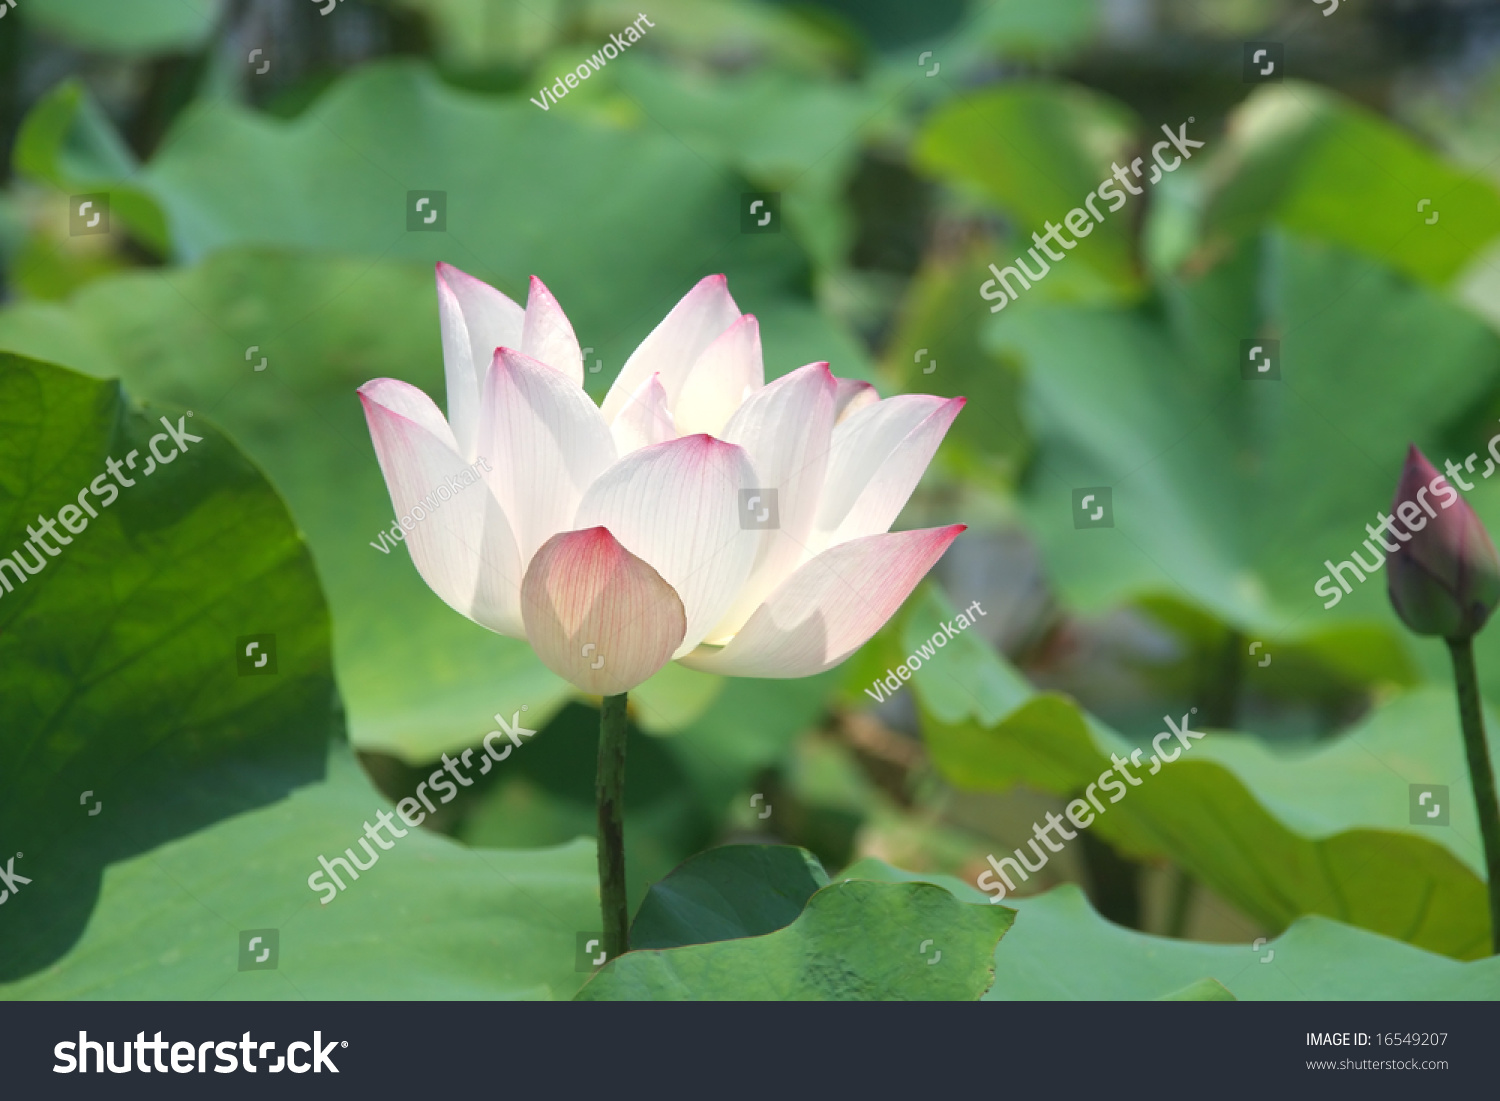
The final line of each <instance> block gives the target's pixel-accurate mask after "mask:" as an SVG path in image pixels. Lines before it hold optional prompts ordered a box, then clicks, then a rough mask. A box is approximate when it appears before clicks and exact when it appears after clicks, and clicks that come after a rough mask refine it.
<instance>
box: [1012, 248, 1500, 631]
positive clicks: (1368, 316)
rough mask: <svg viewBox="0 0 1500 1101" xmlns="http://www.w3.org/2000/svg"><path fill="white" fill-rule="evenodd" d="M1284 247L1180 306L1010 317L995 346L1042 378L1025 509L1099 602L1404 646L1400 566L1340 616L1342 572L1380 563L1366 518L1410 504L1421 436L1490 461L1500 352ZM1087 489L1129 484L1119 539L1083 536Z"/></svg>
mask: <svg viewBox="0 0 1500 1101" xmlns="http://www.w3.org/2000/svg"><path fill="white" fill-rule="evenodd" d="M1264 254H1265V255H1264V257H1262V256H1261V254H1260V253H1258V252H1257V250H1255V249H1253V248H1251V247H1248V246H1247V247H1245V248H1243V249H1241V250H1240V252H1239V253H1238V254H1237V255H1236V256H1234V257H1232V258H1230V259H1228V260H1226V261H1225V262H1223V263H1221V264H1220V265H1219V266H1218V267H1217V268H1215V269H1214V270H1212V271H1211V272H1209V273H1208V274H1206V275H1202V276H1199V277H1184V278H1183V279H1182V281H1180V282H1177V281H1174V282H1171V283H1169V284H1167V285H1166V286H1165V287H1164V301H1163V303H1162V305H1161V306H1160V308H1145V307H1143V308H1140V309H1134V310H1125V309H1113V310H1111V309H1082V308H1074V309H1065V308H1053V307H1045V306H1033V307H1032V308H1029V309H1028V308H1026V307H1027V306H1028V305H1030V304H1028V303H1021V304H1019V307H1018V308H1016V309H1014V310H1007V311H1006V312H1005V313H1004V314H1002V315H1001V316H1000V317H999V318H998V319H996V321H994V322H992V323H991V326H990V329H989V332H988V334H987V335H988V343H989V346H990V347H991V348H992V350H995V351H999V352H1003V353H1007V354H1011V355H1016V356H1019V357H1020V359H1021V360H1022V361H1023V363H1024V365H1025V368H1026V372H1027V384H1026V390H1027V394H1026V403H1027V414H1028V422H1029V424H1030V426H1031V428H1032V430H1033V432H1034V433H1035V434H1036V436H1037V438H1038V450H1037V454H1036V461H1035V463H1034V466H1033V469H1032V471H1031V476H1030V478H1029V480H1028V483H1027V486H1026V490H1025V499H1024V503H1025V506H1026V510H1027V515H1028V517H1029V518H1030V520H1031V521H1032V522H1033V524H1034V526H1035V528H1036V530H1037V533H1038V536H1039V538H1040V540H1041V543H1042V547H1043V550H1044V552H1045V555H1046V559H1047V562H1048V565H1049V568H1050V570H1051V572H1052V573H1053V575H1054V577H1055V580H1056V582H1057V584H1058V586H1059V587H1060V588H1061V590H1062V591H1063V593H1064V594H1065V596H1066V597H1067V598H1068V599H1069V601H1070V602H1072V603H1074V604H1076V605H1079V606H1081V607H1083V608H1086V609H1099V608H1101V607H1105V606H1108V605H1110V604H1113V603H1116V602H1120V601H1124V600H1126V599H1129V598H1131V597H1134V596H1139V595H1141V594H1144V593H1162V594H1167V595H1171V596H1174V597H1176V598H1178V599H1185V600H1188V601H1190V602H1194V603H1197V604H1199V605H1201V606H1202V607H1204V608H1207V609H1209V610H1211V611H1212V612H1214V613H1215V614H1216V615H1218V616H1220V617H1222V618H1223V619H1224V620H1226V621H1228V622H1229V623H1232V624H1234V625H1236V626H1238V627H1239V628H1240V629H1241V630H1243V631H1245V632H1246V633H1248V634H1249V635H1250V637H1252V638H1258V639H1262V640H1265V641H1267V643H1268V644H1269V643H1270V642H1271V641H1273V640H1275V639H1277V638H1279V637H1292V638H1295V637H1299V636H1313V635H1317V634H1320V633H1323V632H1327V631H1330V630H1333V629H1338V628H1343V627H1352V626H1353V625H1355V624H1358V625H1360V626H1369V625H1371V624H1374V625H1376V626H1379V627H1381V628H1384V629H1385V630H1386V631H1387V632H1388V633H1389V634H1390V636H1391V637H1392V638H1393V639H1396V638H1400V637H1402V636H1403V635H1404V631H1403V630H1402V629H1401V628H1400V625H1399V623H1398V622H1397V620H1396V619H1395V616H1394V614H1393V613H1392V612H1391V610H1390V607H1389V605H1388V603H1387V601H1386V599H1385V593H1384V589H1385V579H1384V576H1383V575H1379V576H1376V577H1375V578H1373V579H1371V580H1369V581H1367V582H1366V583H1365V584H1363V585H1352V588H1353V592H1352V594H1350V595H1347V596H1344V595H1341V600H1340V602H1339V603H1338V604H1337V605H1336V606H1335V607H1334V608H1333V609H1331V610H1329V611H1324V609H1323V605H1324V603H1325V596H1326V595H1327V593H1326V590H1327V588H1328V586H1329V585H1331V584H1332V582H1331V581H1328V582H1324V581H1323V580H1322V577H1323V575H1324V573H1325V572H1326V570H1327V566H1326V565H1325V560H1327V561H1332V562H1334V563H1338V562H1340V561H1343V560H1346V559H1348V557H1349V554H1350V551H1351V550H1359V551H1360V553H1362V554H1364V555H1365V556H1366V560H1367V561H1369V560H1370V552H1369V551H1368V550H1367V549H1363V548H1362V547H1361V543H1362V541H1363V540H1365V539H1366V538H1368V535H1367V532H1366V530H1365V525H1366V524H1371V523H1374V522H1375V520H1376V513H1377V511H1382V510H1386V509H1389V508H1390V507H1391V497H1392V494H1393V492H1394V487H1395V484H1396V480H1397V475H1398V474H1399V472H1400V469H1401V463H1402V460H1403V458H1404V453H1405V450H1406V447H1407V445H1408V443H1409V442H1412V441H1415V442H1416V443H1418V444H1419V445H1421V446H1422V447H1423V448H1424V449H1427V450H1428V451H1429V453H1431V454H1433V455H1434V456H1435V457H1440V456H1445V455H1452V456H1454V457H1457V458H1459V459H1460V461H1462V456H1464V455H1465V454H1466V453H1469V452H1475V451H1477V452H1478V454H1479V455H1480V456H1481V457H1482V456H1483V454H1484V446H1483V441H1484V438H1486V437H1487V436H1488V435H1489V433H1488V432H1486V433H1485V436H1484V437H1479V436H1477V433H1475V432H1474V430H1473V429H1472V428H1468V429H1464V430H1463V431H1460V430H1459V429H1458V426H1459V425H1461V424H1462V423H1464V418H1466V417H1467V416H1470V415H1472V413H1473V410H1474V407H1475V405H1476V404H1477V403H1478V401H1479V400H1480V399H1481V398H1482V397H1483V396H1485V395H1486V394H1488V393H1490V392H1492V391H1493V389H1494V387H1495V385H1496V383H1497V381H1500V340H1497V338H1496V337H1495V336H1494V335H1493V334H1492V333H1491V332H1489V331H1488V330H1487V329H1486V328H1485V326H1484V325H1483V324H1481V323H1480V322H1479V321H1477V320H1476V319H1474V318H1473V317H1472V316H1470V315H1468V314H1467V313H1465V312H1464V311H1463V310H1462V309H1460V308H1459V307H1457V306H1455V305H1453V304H1452V303H1450V302H1448V301H1447V300H1445V299H1444V298H1442V297H1441V296H1439V295H1438V294H1437V293H1436V292H1434V291H1430V290H1427V289H1425V288H1421V287H1417V286H1413V285H1412V284H1411V283H1409V282H1408V281H1407V280H1405V279H1403V278H1402V277H1400V276H1398V275H1395V274H1393V273H1390V272H1388V271H1384V270H1380V269H1374V270H1372V269H1371V267H1370V265H1369V263H1368V262H1367V261H1365V260H1362V259H1359V258H1357V257H1353V256H1350V255H1349V254H1348V253H1345V252H1342V251H1340V250H1338V249H1334V248H1332V247H1330V246H1325V245H1319V244H1316V243H1312V242H1307V241H1302V240H1298V239H1292V238H1276V239H1274V240H1272V241H1269V242H1267V244H1266V248H1265V249H1264ZM1262 310H1263V311H1264V313H1263V315H1262V313H1261V311H1262ZM1260 340H1265V341H1267V342H1269V340H1279V341H1280V357H1281V375H1282V377H1281V379H1280V380H1279V381H1276V380H1272V379H1255V380H1249V381H1247V380H1245V379H1243V378H1242V377H1241V371H1240V364H1239V360H1240V359H1241V358H1242V356H1244V355H1246V354H1247V353H1246V350H1245V349H1244V348H1243V347H1242V343H1241V342H1242V341H1249V342H1250V343H1252V344H1253V343H1256V342H1257V341H1260ZM1415 364H1420V365H1421V369H1420V370H1416V369H1414V367H1413V365H1415ZM1475 477H1478V473H1477V472H1476V473H1475ZM1084 487H1109V488H1110V490H1111V491H1112V496H1113V527H1112V528H1084V529H1083V530H1080V528H1079V526H1078V521H1079V517H1076V516H1075V511H1076V510H1075V503H1074V491H1075V490H1080V489H1082V488H1084ZM1350 576H1351V578H1352V574H1351V575H1350ZM1317 585H1322V587H1323V588H1324V589H1325V592H1324V593H1323V594H1319V593H1317V592H1315V586H1317Z"/></svg>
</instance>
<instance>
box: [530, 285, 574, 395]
mask: <svg viewBox="0 0 1500 1101" xmlns="http://www.w3.org/2000/svg"><path fill="white" fill-rule="evenodd" d="M521 352H522V354H523V355H528V356H530V357H531V358H532V359H534V360H537V361H538V362H540V363H545V364H546V365H547V366H548V367H554V368H556V369H557V370H559V371H561V372H562V373H563V374H564V375H566V376H567V377H568V378H570V379H572V380H573V384H574V385H575V386H579V387H582V386H583V352H582V350H581V349H580V348H579V347H578V337H577V336H575V335H574V334H573V325H572V322H570V321H569V320H568V317H567V315H566V314H564V313H563V310H562V307H561V306H559V305H558V304H557V299H556V298H554V297H552V292H551V291H549V290H548V289H547V287H546V285H545V284H543V283H542V281H541V280H540V279H538V278H537V277H536V276H534V275H533V276H532V277H531V290H530V293H529V294H528V295H527V298H526V324H525V327H524V330H523V332H522V336H521Z"/></svg>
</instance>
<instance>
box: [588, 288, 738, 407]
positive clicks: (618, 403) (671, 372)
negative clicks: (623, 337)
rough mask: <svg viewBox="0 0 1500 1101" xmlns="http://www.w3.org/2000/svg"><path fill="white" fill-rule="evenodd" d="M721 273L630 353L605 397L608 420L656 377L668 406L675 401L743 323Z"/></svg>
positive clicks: (685, 298)
mask: <svg viewBox="0 0 1500 1101" xmlns="http://www.w3.org/2000/svg"><path fill="white" fill-rule="evenodd" d="M739 316H740V311H739V307H738V306H736V305H735V304H734V299H733V298H731V297H729V287H728V284H727V282H726V280H725V279H724V277H723V276H722V275H710V276H708V277H707V278H706V279H702V280H700V281H699V282H698V285H697V286H695V287H694V288H693V289H692V290H690V291H688V293H687V294H685V295H683V297H682V300H681V301H680V302H678V303H677V305H675V306H673V307H672V312H671V313H669V314H667V316H666V317H664V318H663V319H662V321H661V324H659V325H657V326H656V328H655V329H653V330H651V333H650V335H649V336H647V337H646V339H645V340H643V341H641V343H640V346H639V347H637V348H636V350H635V351H634V352H632V353H631V354H630V358H629V359H627V360H626V361H625V366H624V367H622V368H620V374H619V377H618V378H616V379H615V381H614V385H613V386H611V387H610V388H609V393H608V394H606V395H605V396H604V405H603V406H602V408H603V410H604V419H605V420H607V421H610V422H611V423H613V421H614V419H615V417H617V416H618V415H619V413H620V410H621V409H622V408H623V407H624V405H625V403H626V402H627V401H629V400H630V396H631V395H632V394H634V393H635V392H636V390H637V389H638V388H639V387H640V385H641V383H643V382H645V381H646V380H647V379H648V378H650V377H651V376H652V375H654V374H659V375H661V384H662V386H663V387H664V388H665V389H666V391H667V399H668V405H669V407H670V405H671V404H672V403H673V402H675V401H676V399H677V395H678V393H679V392H680V391H681V390H682V385H683V383H684V382H685V381H686V380H687V376H688V372H689V371H690V370H691V369H692V366H693V364H694V363H696V362H697V361H698V357H699V356H700V355H702V354H703V352H704V350H705V349H707V348H708V346H709V345H710V344H712V343H713V342H714V341H715V340H716V339H717V338H718V336H719V334H720V333H722V332H723V331H724V330H725V329H727V328H729V326H731V325H733V324H734V323H735V321H736V320H738V319H739Z"/></svg>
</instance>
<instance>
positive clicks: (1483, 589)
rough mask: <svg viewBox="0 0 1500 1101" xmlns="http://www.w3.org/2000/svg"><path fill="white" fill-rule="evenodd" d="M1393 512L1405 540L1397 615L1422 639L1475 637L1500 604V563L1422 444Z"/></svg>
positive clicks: (1398, 561)
mask: <svg viewBox="0 0 1500 1101" xmlns="http://www.w3.org/2000/svg"><path fill="white" fill-rule="evenodd" d="M1391 513H1392V523H1391V533H1392V534H1393V535H1394V536H1395V537H1396V539H1398V540H1399V541H1400V547H1399V548H1398V549H1397V550H1395V551H1393V552H1392V553H1391V556H1390V559H1389V564H1390V571H1389V575H1388V581H1389V585H1390V594H1391V604H1392V605H1394V606H1395V609H1396V614H1397V615H1399V616H1400V617H1401V620H1402V622H1404V623H1405V624H1406V625H1407V626H1408V627H1410V628H1411V629H1412V630H1413V631H1415V632H1416V633H1417V634H1419V635H1440V636H1442V637H1443V638H1449V639H1462V638H1469V637H1470V636H1471V635H1473V634H1474V633H1475V632H1476V631H1478V630H1479V628H1481V627H1483V626H1484V622H1485V620H1487V619H1488V618H1489V616H1490V612H1491V611H1492V610H1493V609H1494V607H1495V604H1496V603H1497V602H1500V556H1497V555H1496V554H1495V544H1494V543H1492V542H1490V536H1489V533H1488V532H1486V531H1485V530H1484V525H1483V524H1482V523H1480V522H1479V517H1478V516H1476V515H1475V514H1474V510H1473V509H1472V508H1470V507H1469V502H1467V501H1465V500H1464V499H1463V498H1462V497H1460V496H1459V495H1458V491H1457V490H1456V489H1454V488H1453V487H1452V486H1451V485H1449V483H1448V479H1447V478H1445V477H1443V475H1441V474H1439V473H1438V472H1437V469H1436V468H1435V467H1433V465H1432V464H1431V463H1430V462H1428V461H1427V456H1426V455H1423V454H1422V452H1420V451H1418V450H1417V448H1416V445H1412V447H1411V449H1410V450H1409V451H1407V453H1406V465H1405V466H1404V467H1403V468H1402V470H1401V482H1400V484H1399V485H1398V486H1397V487H1396V501H1395V504H1394V505H1392V506H1391Z"/></svg>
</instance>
